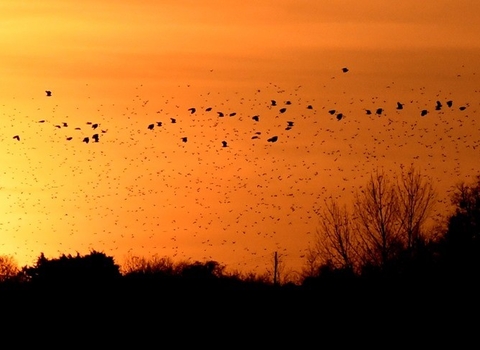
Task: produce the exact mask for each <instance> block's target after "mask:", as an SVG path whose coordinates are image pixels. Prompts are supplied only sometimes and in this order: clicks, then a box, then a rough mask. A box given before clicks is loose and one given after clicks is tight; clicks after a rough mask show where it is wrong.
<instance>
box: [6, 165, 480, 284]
mask: <svg viewBox="0 0 480 350" xmlns="http://www.w3.org/2000/svg"><path fill="white" fill-rule="evenodd" d="M451 201H452V204H453V208H454V210H453V212H452V213H451V214H450V216H449V217H447V218H445V219H444V220H443V222H437V223H436V224H435V225H432V223H433V222H434V221H432V219H433V214H434V213H435V206H436V205H438V201H437V199H436V193H435V190H434V188H433V186H432V182H431V180H429V179H428V178H427V177H425V176H423V175H422V174H421V173H420V172H418V171H416V170H415V169H414V168H410V169H406V170H405V171H402V172H401V174H400V175H399V176H395V177H389V176H388V175H387V174H386V173H384V172H382V171H377V172H376V173H374V174H372V175H371V177H370V180H369V181H368V182H367V184H366V186H364V187H362V188H361V189H359V190H358V192H357V193H356V195H355V197H354V200H353V205H352V206H351V208H352V209H349V207H347V206H346V205H343V206H342V205H340V204H339V203H338V202H336V201H335V200H330V201H329V202H326V203H325V206H324V208H322V210H320V211H319V212H318V215H319V218H320V220H319V228H318V231H317V238H316V241H315V244H314V245H313V246H312V247H311V248H310V252H309V254H308V257H307V259H306V263H305V267H304V269H303V271H302V273H301V274H300V276H299V277H297V279H296V280H289V278H288V277H287V275H286V274H285V273H284V272H283V270H282V269H281V268H279V269H272V272H271V273H266V274H263V275H257V274H255V273H240V272H227V269H226V266H224V265H221V264H220V263H218V262H216V261H204V262H199V261H197V262H193V263H192V262H174V261H173V260H172V259H170V258H169V257H163V258H158V257H154V258H150V259H147V258H142V257H131V258H130V259H129V260H127V261H126V262H125V263H124V264H123V266H120V265H118V264H116V263H115V261H114V259H113V257H110V256H107V255H106V254H104V253H103V252H99V251H91V252H90V253H89V254H86V255H81V254H77V255H61V256H60V257H58V258H51V259H48V258H46V257H45V256H44V254H43V253H42V254H40V256H39V257H38V259H37V261H36V263H35V264H33V266H24V267H22V268H19V267H18V266H17V265H16V263H15V260H14V259H13V258H11V257H9V256H0V288H1V289H2V290H4V291H6V290H38V289H42V288H43V289H45V288H54V289H56V290H61V289H62V288H63V289H64V288H74V289H79V288H80V289H88V288H90V289H97V290H98V289H99V288H103V287H105V288H110V289H111V288H115V289H118V290H120V289H122V288H123V289H125V290H135V289H137V290H143V291H146V290H148V291H152V290H154V291H157V292H158V291H162V290H163V291H176V290H179V288H181V289H183V290H184V289H185V288H189V289H190V290H201V289H204V290H210V291H211V290H219V291H221V290H232V291H236V290H254V291H259V290H262V291H270V290H286V291H301V290H307V291H324V292H325V291H328V290H332V291H335V292H337V291H339V290H345V288H346V287H348V288H359V289H360V288H370V287H371V286H375V288H376V287H378V286H379V285H383V286H389V287H392V286H393V287H395V288H397V289H398V288H402V287H405V288H410V287H418V286H422V287H429V286H430V287H431V286H436V287H439V286H444V285H448V284H451V283H452V282H454V283H455V284H456V285H457V286H461V285H474V284H476V282H477V279H478V278H479V277H480V176H477V177H476V180H475V181H473V182H472V183H470V184H469V183H465V182H461V183H459V184H457V185H456V187H455V190H454V192H453V194H452V196H451ZM280 265H281V264H280ZM272 274H275V276H273V275H272ZM194 288H197V289H194Z"/></svg>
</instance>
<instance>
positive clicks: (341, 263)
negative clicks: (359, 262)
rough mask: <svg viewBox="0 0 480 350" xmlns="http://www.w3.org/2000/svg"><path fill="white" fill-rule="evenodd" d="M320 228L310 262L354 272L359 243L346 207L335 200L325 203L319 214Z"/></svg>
mask: <svg viewBox="0 0 480 350" xmlns="http://www.w3.org/2000/svg"><path fill="white" fill-rule="evenodd" d="M318 215H319V219H320V228H319V229H318V230H317V232H316V235H317V239H316V241H315V244H314V247H313V249H311V250H310V253H309V260H312V259H313V260H314V261H316V262H317V263H318V264H319V265H318V266H320V265H326V264H328V265H330V266H332V267H334V268H337V269H349V270H352V271H353V270H354V269H355V268H356V267H357V266H356V249H357V243H358V242H357V241H356V240H355V236H354V232H353V231H352V225H351V219H350V215H349V213H348V210H347V207H346V205H343V206H342V207H341V206H340V204H338V202H337V201H336V200H334V199H331V200H330V201H328V202H327V201H325V207H324V209H323V210H322V211H320V212H319V213H318Z"/></svg>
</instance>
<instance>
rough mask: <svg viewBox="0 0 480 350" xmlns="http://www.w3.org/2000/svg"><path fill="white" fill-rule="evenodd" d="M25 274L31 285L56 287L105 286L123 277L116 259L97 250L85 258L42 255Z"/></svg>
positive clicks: (26, 269) (78, 255)
mask: <svg viewBox="0 0 480 350" xmlns="http://www.w3.org/2000/svg"><path fill="white" fill-rule="evenodd" d="M23 273H24V274H25V276H26V278H27V280H28V281H30V282H31V283H34V284H54V285H59V284H60V285H62V284H63V285H71V284H76V285H78V284H92V283H95V284H99V283H102V284H105V283H109V282H112V281H114V280H115V279H117V278H119V277H120V276H121V274H120V268H119V266H118V265H116V264H115V262H114V259H113V258H112V257H109V256H106V255H105V254H104V253H102V252H97V251H95V250H94V251H91V252H90V254H87V255H84V256H82V255H80V254H79V253H77V255H76V256H72V255H65V254H63V255H61V256H60V257H59V258H55V259H47V258H46V257H45V255H44V254H43V253H41V254H40V256H39V257H38V259H37V262H36V264H35V265H34V266H32V267H24V268H23Z"/></svg>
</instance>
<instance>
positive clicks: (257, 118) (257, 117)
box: [252, 115, 260, 122]
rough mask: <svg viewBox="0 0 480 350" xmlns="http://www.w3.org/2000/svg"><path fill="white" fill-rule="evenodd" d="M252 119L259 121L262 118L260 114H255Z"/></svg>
mask: <svg viewBox="0 0 480 350" xmlns="http://www.w3.org/2000/svg"><path fill="white" fill-rule="evenodd" d="M252 119H253V120H255V121H256V122H258V121H259V120H260V116H258V115H254V116H253V117H252Z"/></svg>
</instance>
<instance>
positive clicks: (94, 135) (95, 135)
mask: <svg viewBox="0 0 480 350" xmlns="http://www.w3.org/2000/svg"><path fill="white" fill-rule="evenodd" d="M92 139H93V140H95V142H98V140H99V136H98V134H93V136H92Z"/></svg>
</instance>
